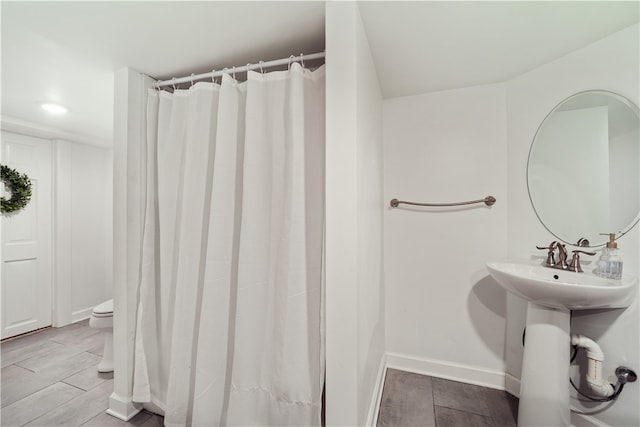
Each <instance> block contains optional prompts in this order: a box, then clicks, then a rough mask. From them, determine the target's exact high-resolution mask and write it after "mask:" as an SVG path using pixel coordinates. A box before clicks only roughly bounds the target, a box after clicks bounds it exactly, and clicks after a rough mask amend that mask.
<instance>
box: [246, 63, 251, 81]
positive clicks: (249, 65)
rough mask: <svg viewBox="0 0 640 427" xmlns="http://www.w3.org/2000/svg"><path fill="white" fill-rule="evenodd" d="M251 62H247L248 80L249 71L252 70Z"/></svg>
mask: <svg viewBox="0 0 640 427" xmlns="http://www.w3.org/2000/svg"><path fill="white" fill-rule="evenodd" d="M251 65H252V64H251V62H247V78H249V70H251Z"/></svg>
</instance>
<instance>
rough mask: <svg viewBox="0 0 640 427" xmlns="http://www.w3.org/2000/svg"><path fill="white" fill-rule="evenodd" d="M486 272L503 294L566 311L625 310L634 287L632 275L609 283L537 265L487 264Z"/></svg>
mask: <svg viewBox="0 0 640 427" xmlns="http://www.w3.org/2000/svg"><path fill="white" fill-rule="evenodd" d="M487 269H488V270H489V273H491V276H493V278H494V279H496V281H497V282H498V283H499V284H500V285H502V287H503V288H505V289H506V290H507V291H509V292H511V293H513V294H515V295H517V296H519V297H521V298H524V299H525V300H527V301H530V302H533V303H536V304H539V305H543V306H546V307H551V308H565V309H569V310H586V309H594V308H625V307H628V306H629V304H631V302H632V301H633V297H634V295H635V292H636V288H637V285H638V278H637V277H633V276H624V275H623V276H622V279H621V280H613V279H605V278H603V277H599V276H596V275H594V274H591V273H586V272H585V273H574V272H572V271H565V270H558V269H555V268H549V267H544V266H541V265H529V264H519V263H507V262H505V263H501V262H489V263H487Z"/></svg>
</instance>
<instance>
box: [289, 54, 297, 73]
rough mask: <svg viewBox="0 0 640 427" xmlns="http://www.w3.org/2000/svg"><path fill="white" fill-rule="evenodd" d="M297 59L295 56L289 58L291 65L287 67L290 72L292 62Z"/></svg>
mask: <svg viewBox="0 0 640 427" xmlns="http://www.w3.org/2000/svg"><path fill="white" fill-rule="evenodd" d="M295 59H296V57H295V56H293V55H291V56H290V57H289V65H287V69H288V70H290V69H291V61H292V60H295Z"/></svg>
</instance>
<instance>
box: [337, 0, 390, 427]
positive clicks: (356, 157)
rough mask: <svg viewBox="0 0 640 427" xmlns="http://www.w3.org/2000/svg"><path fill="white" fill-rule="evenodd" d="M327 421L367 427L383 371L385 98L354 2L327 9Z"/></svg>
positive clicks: (371, 421) (375, 402)
mask: <svg viewBox="0 0 640 427" xmlns="http://www.w3.org/2000/svg"><path fill="white" fill-rule="evenodd" d="M326 52H327V58H326V62H327V104H326V105H327V116H326V120H327V133H326V135H327V142H326V147H327V149H326V155H327V157H326V344H327V345H326V349H327V350H326V356H327V369H326V422H327V425H328V426H338V425H354V426H355V425H358V426H362V425H367V424H370V423H373V422H374V421H375V419H374V416H375V409H376V404H377V397H378V393H379V389H378V387H379V386H380V385H381V376H382V374H383V368H384V351H385V328H384V325H385V320H384V316H385V309H384V304H385V298H384V283H383V271H382V264H383V263H382V252H383V250H382V213H383V209H384V204H383V201H382V128H381V122H382V97H381V94H380V88H379V84H378V79H377V76H376V72H375V67H374V65H373V61H372V58H371V53H370V51H369V45H368V42H367V37H366V34H365V32H364V28H363V26H362V22H361V19H360V14H359V12H358V7H357V4H356V3H353V2H329V3H327V9H326Z"/></svg>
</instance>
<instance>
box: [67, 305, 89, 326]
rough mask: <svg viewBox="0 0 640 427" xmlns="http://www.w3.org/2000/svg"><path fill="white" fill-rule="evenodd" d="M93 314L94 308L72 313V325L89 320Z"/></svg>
mask: <svg viewBox="0 0 640 427" xmlns="http://www.w3.org/2000/svg"><path fill="white" fill-rule="evenodd" d="M91 313H93V307H89V308H84V309H82V310H78V311H74V312H73V313H71V323H76V322H80V321H82V320H85V319H88V318H90V317H91Z"/></svg>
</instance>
